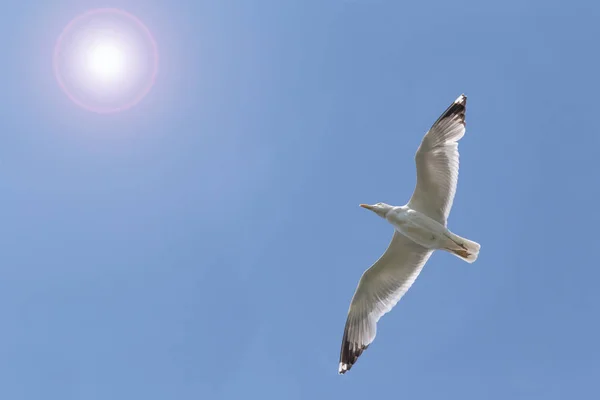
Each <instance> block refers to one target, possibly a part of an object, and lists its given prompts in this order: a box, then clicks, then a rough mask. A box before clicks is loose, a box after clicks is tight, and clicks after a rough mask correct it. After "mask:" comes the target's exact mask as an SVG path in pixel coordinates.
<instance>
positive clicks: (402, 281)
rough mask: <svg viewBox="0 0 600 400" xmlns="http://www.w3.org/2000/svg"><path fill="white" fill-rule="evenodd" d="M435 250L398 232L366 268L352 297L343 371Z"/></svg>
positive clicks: (342, 363) (344, 343)
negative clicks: (375, 260)
mask: <svg viewBox="0 0 600 400" xmlns="http://www.w3.org/2000/svg"><path fill="white" fill-rule="evenodd" d="M431 253H432V251H431V250H429V249H426V248H425V247H422V246H420V245H418V244H416V243H415V242H413V241H412V240H410V239H408V238H407V237H406V236H404V235H402V234H400V233H398V232H394V236H393V237H392V241H391V242H390V244H389V246H388V248H387V250H386V251H385V253H383V255H382V256H381V257H380V258H379V260H377V262H375V264H373V265H372V266H371V268H369V269H368V270H366V271H365V272H364V274H363V275H362V277H361V278H360V282H359V283H358V287H357V288H356V292H355V293H354V297H352V302H351V303H350V309H349V310H348V318H347V320H346V327H345V328H344V337H343V339H342V349H341V352H340V364H339V370H338V372H339V373H340V374H343V373H345V372H346V371H349V370H350V368H352V365H353V364H354V363H355V362H356V360H357V359H358V357H359V356H360V355H361V354H362V352H363V350H365V349H366V348H367V347H368V346H369V344H371V342H373V340H374V339H375V334H376V332H377V321H379V318H381V316H383V315H384V314H385V313H387V312H388V311H390V310H391V309H392V308H393V307H394V306H395V305H396V303H398V301H399V300H400V298H401V297H402V296H403V295H404V293H406V291H407V290H408V289H409V288H410V287H411V285H412V284H413V282H414V281H415V279H417V276H418V275H419V273H420V272H421V269H422V268H423V266H424V265H425V263H426V262H427V259H429V256H431Z"/></svg>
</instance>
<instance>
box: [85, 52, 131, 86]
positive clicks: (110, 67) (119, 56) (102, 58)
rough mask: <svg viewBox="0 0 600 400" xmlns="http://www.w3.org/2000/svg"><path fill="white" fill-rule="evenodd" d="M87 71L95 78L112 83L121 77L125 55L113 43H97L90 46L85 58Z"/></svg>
mask: <svg viewBox="0 0 600 400" xmlns="http://www.w3.org/2000/svg"><path fill="white" fill-rule="evenodd" d="M87 61H88V68H89V71H90V72H91V73H92V75H93V76H94V77H95V78H99V79H101V80H110V81H114V80H117V79H118V78H120V77H122V76H123V72H124V71H125V64H126V60H125V55H124V54H123V50H122V49H121V48H119V46H117V45H115V44H113V43H99V44H98V45H96V46H92V47H91V49H90V50H89V54H88V57H87Z"/></svg>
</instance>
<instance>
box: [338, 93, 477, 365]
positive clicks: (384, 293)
mask: <svg viewBox="0 0 600 400" xmlns="http://www.w3.org/2000/svg"><path fill="white" fill-rule="evenodd" d="M466 104H467V97H466V96H465V95H464V94H463V95H460V96H459V97H458V98H457V99H456V100H455V101H454V103H452V105H450V107H448V109H447V110H446V111H445V112H444V113H443V114H442V115H441V116H440V117H439V118H438V120H437V121H436V122H435V123H434V124H433V126H432V127H431V129H430V130H429V131H428V132H427V133H426V134H425V137H424V138H423V141H422V142H421V145H420V146H419V148H418V150H417V153H416V155H415V161H416V164H417V185H416V188H415V191H414V192H413V195H412V197H411V198H410V201H409V202H408V204H406V205H404V206H391V205H388V204H385V203H377V204H374V205H367V204H361V205H360V206H361V207H364V208H366V209H368V210H371V211H373V212H375V213H376V214H377V215H379V216H380V217H382V218H385V219H386V220H387V221H388V222H389V223H390V224H392V225H393V226H394V236H393V237H392V241H391V242H390V244H389V246H388V248H387V250H386V251H385V253H383V255H382V256H381V257H380V258H379V260H377V261H376V262H375V264H373V265H372V266H371V267H370V268H369V269H368V270H366V271H365V272H364V273H363V275H362V277H361V278H360V281H359V283H358V287H357V288H356V292H355V293H354V296H353V297H352V301H351V303H350V309H349V310H348V318H347V320H346V327H345V328H344V337H343V339H342V349H341V352H340V364H339V369H338V372H339V373H340V374H344V373H346V372H347V371H349V370H350V368H352V365H353V364H354V363H356V360H357V359H358V357H359V356H360V355H361V354H362V352H363V351H364V350H365V349H366V348H367V347H369V345H370V344H371V343H372V342H373V340H374V339H375V334H376V332H377V321H379V319H380V318H381V317H382V316H383V315H384V314H385V313H387V312H389V311H390V310H391V309H392V308H393V307H394V306H395V305H396V303H398V301H399V300H400V298H401V297H402V296H403V295H404V294H405V293H406V292H407V291H408V289H409V288H410V287H411V285H412V284H413V282H414V281H415V279H417V276H418V275H419V273H420V272H421V269H423V266H424V265H425V263H426V262H427V260H428V259H429V257H430V256H431V254H432V253H433V252H434V251H435V250H445V251H447V252H450V253H452V254H454V255H455V256H457V257H459V258H461V259H463V260H465V261H466V262H468V263H472V262H474V261H475V260H476V259H477V256H478V255H479V248H480V247H481V246H480V245H479V244H478V243H476V242H473V241H471V240H467V239H465V238H462V237H460V236H458V235H455V234H454V233H452V232H450V230H448V228H447V227H446V222H447V220H448V214H449V213H450V209H451V208H452V202H453V201H454V194H455V192H456V184H457V181H458V158H459V156H458V141H459V140H460V138H462V137H463V136H464V134H465V112H466Z"/></svg>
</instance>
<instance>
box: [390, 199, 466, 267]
mask: <svg viewBox="0 0 600 400" xmlns="http://www.w3.org/2000/svg"><path fill="white" fill-rule="evenodd" d="M385 219H386V220H387V221H388V222H389V223H390V224H392V225H393V226H394V229H395V230H396V231H397V232H398V233H400V234H402V235H404V236H405V237H407V238H409V239H410V240H412V241H413V242H415V243H417V244H419V245H421V246H423V247H424V248H426V249H429V250H445V251H448V252H450V253H452V254H454V255H456V256H457V257H459V258H463V257H461V256H460V255H459V254H457V253H456V251H459V252H461V250H466V249H467V248H466V246H467V244H468V242H470V241H469V240H467V239H464V238H461V237H460V236H458V235H455V234H454V233H452V232H450V230H449V229H448V228H446V227H445V226H444V225H442V224H440V223H439V222H437V221H436V220H434V219H432V218H430V217H428V216H427V215H425V214H423V213H421V212H419V211H416V210H413V209H411V208H410V207H409V206H400V207H392V208H391V209H390V211H388V212H387V213H386V215H385ZM463 259H464V258H463ZM465 261H468V262H473V261H475V260H473V261H471V260H470V259H467V260H465Z"/></svg>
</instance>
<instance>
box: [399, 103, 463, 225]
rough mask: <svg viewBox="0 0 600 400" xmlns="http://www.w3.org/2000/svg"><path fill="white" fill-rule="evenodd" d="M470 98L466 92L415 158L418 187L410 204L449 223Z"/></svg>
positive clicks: (430, 215) (440, 120)
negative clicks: (460, 141) (460, 144)
mask: <svg viewBox="0 0 600 400" xmlns="http://www.w3.org/2000/svg"><path fill="white" fill-rule="evenodd" d="M466 105H467V97H466V96H465V95H464V94H462V95H460V96H459V97H458V99H456V100H455V101H454V103H452V105H451V106H450V107H448V109H447V110H446V111H445V112H444V113H443V114H442V115H441V116H440V117H439V118H438V120H437V121H435V124H433V126H432V127H431V129H429V131H428V132H427V133H426V134H425V137H424V138H423V141H422V142H421V145H420V146H419V149H418V150H417V154H416V155H415V161H416V164H417V186H416V188H415V191H414V193H413V195H412V197H411V199H410V201H409V203H408V206H409V207H410V208H412V209H414V210H417V211H420V212H422V213H423V214H425V215H427V216H429V217H431V218H433V219H435V220H436V221H438V222H440V223H442V224H446V221H447V219H448V214H450V209H451V208H452V202H453V201H454V194H455V193H456V184H457V182H458V164H459V160H458V159H459V156H458V141H459V140H460V138H462V137H463V136H464V134H465V112H466Z"/></svg>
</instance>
